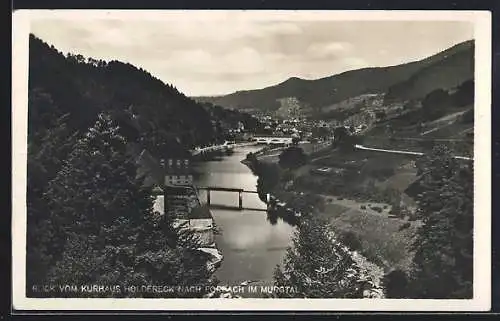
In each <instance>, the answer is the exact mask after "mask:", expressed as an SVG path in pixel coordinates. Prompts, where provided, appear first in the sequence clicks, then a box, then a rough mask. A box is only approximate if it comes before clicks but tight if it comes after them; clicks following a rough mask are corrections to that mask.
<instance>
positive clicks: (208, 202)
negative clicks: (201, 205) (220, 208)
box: [207, 188, 210, 205]
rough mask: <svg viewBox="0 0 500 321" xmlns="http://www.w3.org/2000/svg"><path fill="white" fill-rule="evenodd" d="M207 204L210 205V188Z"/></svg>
mask: <svg viewBox="0 0 500 321" xmlns="http://www.w3.org/2000/svg"><path fill="white" fill-rule="evenodd" d="M207 205H210V190H209V189H208V188H207Z"/></svg>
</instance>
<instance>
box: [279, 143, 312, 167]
mask: <svg viewBox="0 0 500 321" xmlns="http://www.w3.org/2000/svg"><path fill="white" fill-rule="evenodd" d="M306 162H307V155H306V154H305V153H304V150H303V149H302V148H300V147H297V146H291V147H289V148H287V149H285V150H284V151H283V152H282V153H281V154H280V156H279V164H280V166H281V167H282V168H297V167H300V166H302V165H305V164H306Z"/></svg>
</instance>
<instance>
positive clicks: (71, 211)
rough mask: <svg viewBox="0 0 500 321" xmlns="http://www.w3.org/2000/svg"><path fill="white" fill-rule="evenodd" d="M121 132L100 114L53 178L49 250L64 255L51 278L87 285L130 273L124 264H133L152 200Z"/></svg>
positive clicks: (123, 277)
mask: <svg viewBox="0 0 500 321" xmlns="http://www.w3.org/2000/svg"><path fill="white" fill-rule="evenodd" d="M117 131H118V127H116V126H115V125H114V124H113V122H112V121H111V119H110V117H109V116H107V115H104V114H100V115H99V117H98V120H97V122H96V123H95V125H94V126H93V127H92V128H90V129H89V131H88V132H87V134H86V135H85V137H83V138H82V139H80V140H79V141H78V142H77V144H76V146H75V148H74V150H73V151H72V152H71V154H70V156H69V158H68V160H67V162H66V163H65V164H64V166H63V168H62V169H61V170H60V171H59V173H58V175H57V176H56V177H55V179H54V180H53V181H51V182H50V183H49V186H48V191H47V193H46V197H47V199H48V200H49V211H50V213H51V223H52V226H53V227H54V229H55V235H54V238H53V239H52V242H53V245H52V251H51V252H52V253H61V254H62V255H61V257H60V258H59V261H58V263H57V264H55V265H54V267H53V268H52V270H51V272H50V273H49V276H48V278H49V280H52V281H58V282H62V283H70V284H84V283H87V282H112V283H119V282H123V281H124V280H126V279H129V278H131V275H130V272H131V270H130V269H128V270H127V269H126V268H131V267H133V265H132V264H129V262H130V261H133V260H134V251H133V249H134V242H135V238H136V234H137V233H138V226H139V222H140V221H141V219H142V218H143V216H144V215H146V214H147V213H148V212H150V211H151V210H152V199H151V198H150V196H149V194H148V191H147V190H145V189H143V188H141V184H140V183H141V182H140V180H138V179H136V178H135V177H136V165H135V163H134V162H133V160H132V159H131V158H130V157H129V156H127V155H126V153H125V148H126V142H125V139H124V138H123V137H122V136H120V135H118V133H117ZM117 261H121V262H122V263H123V264H120V263H118V262H117ZM120 267H122V268H123V269H121V270H120V269H119V268H120ZM110 273H111V274H112V275H111V274H110Z"/></svg>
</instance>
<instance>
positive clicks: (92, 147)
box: [26, 35, 256, 296]
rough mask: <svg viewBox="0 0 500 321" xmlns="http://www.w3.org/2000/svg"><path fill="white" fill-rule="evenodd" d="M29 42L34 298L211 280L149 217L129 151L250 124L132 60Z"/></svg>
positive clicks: (177, 152) (157, 154)
mask: <svg viewBox="0 0 500 321" xmlns="http://www.w3.org/2000/svg"><path fill="white" fill-rule="evenodd" d="M29 46H30V51H29V87H28V89H29V92H28V94H29V99H28V151H27V153H28V164H27V174H28V177H27V255H26V260H27V267H28V268H27V271H26V274H27V275H26V280H27V282H26V286H27V288H26V290H27V294H28V295H29V296H43V295H45V296H51V295H54V294H53V293H45V294H44V293H41V292H37V291H36V290H35V288H34V287H33V285H38V286H40V285H44V284H56V283H57V284H75V285H78V284H107V285H122V289H123V288H124V287H125V286H126V285H127V284H130V285H135V286H139V285H150V284H153V285H155V284H167V285H197V286H203V285H204V284H207V283H208V282H212V281H211V278H210V272H209V271H208V270H207V266H206V263H207V261H208V257H207V256H206V255H204V254H203V253H201V252H200V251H198V250H197V248H198V243H197V241H196V239H194V237H193V235H191V234H190V233H188V232H186V231H183V230H179V229H178V228H175V227H174V226H173V225H172V220H171V218H169V217H165V216H162V215H158V214H157V213H155V212H153V200H152V198H151V190H150V189H151V187H150V186H147V185H145V184H144V177H138V176H137V166H138V165H137V164H136V159H137V156H138V155H136V154H134V153H135V152H134V150H135V149H134V148H130V146H132V145H134V146H135V145H136V146H139V150H143V149H145V150H147V151H148V152H149V153H150V154H151V155H152V156H153V157H154V158H156V159H160V158H166V157H174V158H175V157H177V156H184V155H186V153H187V149H189V148H192V147H193V146H199V145H204V144H210V143H213V142H216V141H218V140H221V139H224V134H225V132H224V130H219V129H218V128H217V126H215V125H214V123H216V124H226V123H234V122H235V121H240V120H241V121H243V122H245V126H248V127H251V126H256V125H255V124H252V121H253V118H251V117H249V116H248V115H240V114H238V113H236V112H231V113H225V112H224V111H222V110H220V109H217V108H216V109H215V110H212V108H215V106H203V105H200V104H198V103H196V102H195V101H194V100H192V99H190V98H188V97H186V96H185V95H183V94H182V93H180V92H179V91H178V90H177V89H176V88H175V87H174V86H172V85H168V84H165V83H163V82H162V81H160V80H159V79H157V78H155V77H153V76H152V75H151V74H149V73H148V72H146V71H145V70H143V69H140V68H136V67H134V66H133V65H131V64H128V63H122V62H119V61H109V62H106V61H103V60H97V59H93V58H87V59H86V58H84V57H83V56H82V55H78V54H72V53H69V54H66V55H63V54H62V53H61V52H59V51H58V50H57V49H55V48H54V47H53V46H49V45H48V44H46V43H45V42H43V41H42V40H40V39H38V38H36V37H35V36H34V35H30V40H29ZM60 295H63V294H60ZM67 295H70V294H67ZM73 295H74V294H73ZM85 295H87V296H92V295H101V296H102V295H103V294H102V293H101V294H92V293H90V294H89V293H87V294H85ZM109 295H113V296H120V295H122V296H137V295H139V294H137V293H121V294H116V293H114V294H109ZM157 295H159V296H165V295H167V296H168V295H172V296H179V295H181V296H182V295H188V296H189V295H201V293H196V294H193V293H191V294H189V293H184V294H179V293H173V294H165V293H163V294H157Z"/></svg>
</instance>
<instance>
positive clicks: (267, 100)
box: [194, 40, 474, 112]
mask: <svg viewBox="0 0 500 321" xmlns="http://www.w3.org/2000/svg"><path fill="white" fill-rule="evenodd" d="M473 75H474V41H473V40H470V41H466V42H463V43H460V44H458V45H455V46H453V47H451V48H449V49H447V50H445V51H443V52H440V53H438V54H436V55H433V56H431V57H428V58H426V59H423V60H420V61H416V62H411V63H407V64H403V65H397V66H390V67H377V68H364V69H359V70H353V71H348V72H344V73H341V74H338V75H334V76H330V77H326V78H321V79H317V80H305V79H300V78H296V77H293V78H290V79H288V80H286V81H285V82H283V83H280V84H278V85H275V86H271V87H267V88H264V89H257V90H247V91H238V92H235V93H233V94H229V95H225V96H216V97H194V99H195V100H197V101H202V102H212V103H215V104H218V105H221V106H223V107H227V108H234V109H245V108H248V109H250V108H251V109H257V110H268V111H274V110H277V109H279V108H280V107H282V106H281V104H280V101H279V100H280V99H282V98H292V97H294V98H296V100H298V101H299V102H300V105H301V107H302V108H307V109H312V110H315V111H318V112H319V111H321V109H322V108H323V107H328V106H330V105H333V104H335V103H338V102H340V101H343V100H345V99H348V98H350V97H355V96H359V95H362V94H366V93H385V92H390V98H391V99H392V100H398V99H401V100H405V99H408V98H419V97H423V96H425V95H426V94H427V93H429V92H430V91H432V90H433V89H436V88H441V87H443V88H450V87H454V86H456V85H458V84H460V83H462V82H464V81H465V80H467V79H471V78H473Z"/></svg>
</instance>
